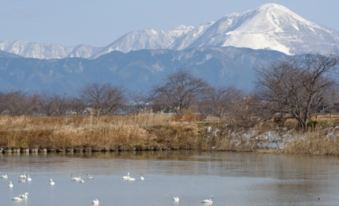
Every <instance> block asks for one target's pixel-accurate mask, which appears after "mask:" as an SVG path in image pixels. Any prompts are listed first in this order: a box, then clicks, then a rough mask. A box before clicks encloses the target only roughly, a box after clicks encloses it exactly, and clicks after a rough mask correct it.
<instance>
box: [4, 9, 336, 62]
mask: <svg viewBox="0 0 339 206" xmlns="http://www.w3.org/2000/svg"><path fill="white" fill-rule="evenodd" d="M228 46H233V47H239V48H251V49H269V50H275V51H279V52H283V53H285V54H288V55H293V54H303V53H321V54H329V53H336V54H338V53H339V33H338V32H337V31H334V30H331V29H328V28H325V27H322V26H320V25H318V24H316V23H313V22H311V21H308V20H306V19H304V18H303V17H301V16H299V15H298V14H296V13H294V12H292V11H291V10H289V9H288V8H286V7H284V6H282V5H279V4H273V3H270V4H264V5H262V6H260V7H259V8H257V9H255V10H250V11H246V12H243V13H235V14H231V15H228V16H225V17H223V18H221V19H219V20H217V21H215V22H210V23H207V24H202V25H199V26H184V25H181V26H178V27H176V28H174V29H172V30H169V31H162V30H156V29H145V30H141V31H133V32H130V33H127V34H125V35H123V36H122V37H120V38H119V39H117V40H116V41H114V42H113V43H111V44H109V45H107V46H105V47H102V48H100V47H92V46H85V45H79V46H75V47H65V46H62V45H53V44H39V43H30V42H23V41H15V42H0V50H1V51H5V52H9V53H14V54H16V55H19V56H23V57H32V58H39V59H53V58H56V59H60V58H65V57H82V58H97V57H100V56H102V55H104V54H108V53H110V52H112V51H121V52H125V53H127V52H130V51H136V50H142V49H170V50H184V49H188V48H189V49H192V48H204V47H228Z"/></svg>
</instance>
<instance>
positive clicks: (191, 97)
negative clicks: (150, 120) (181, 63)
mask: <svg viewBox="0 0 339 206" xmlns="http://www.w3.org/2000/svg"><path fill="white" fill-rule="evenodd" d="M208 90H209V86H208V84H207V83H206V82H205V81H203V80H202V79H199V78H196V77H194V76H192V75H191V74H190V73H187V72H183V71H180V72H177V73H174V74H172V75H170V76H169V77H168V78H167V79H166V80H165V83H164V84H162V85H160V86H158V87H156V88H155V89H154V90H153V93H152V98H151V99H152V102H153V104H154V105H157V106H159V108H160V109H162V110H167V111H172V112H180V111H182V110H183V109H188V108H190V107H191V106H192V105H193V104H194V103H195V102H197V101H199V99H200V98H202V97H203V96H204V95H205V94H206V91H208Z"/></svg>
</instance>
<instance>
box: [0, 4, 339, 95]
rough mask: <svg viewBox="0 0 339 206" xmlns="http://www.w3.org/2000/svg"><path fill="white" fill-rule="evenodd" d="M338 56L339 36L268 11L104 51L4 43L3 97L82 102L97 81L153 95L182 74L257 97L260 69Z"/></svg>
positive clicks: (0, 55)
mask: <svg viewBox="0 0 339 206" xmlns="http://www.w3.org/2000/svg"><path fill="white" fill-rule="evenodd" d="M1 50H2V51H1ZM338 51H339V34H338V32H336V31H334V30H331V29H328V28H324V27H321V26H319V25H317V24H315V23H312V22H310V21H308V20H305V19H304V18H302V17H300V16H298V15H297V14H295V13H293V12H292V11H290V10H289V9H287V8H286V7H284V6H281V5H277V4H265V5H263V6H261V7H259V8H258V9H255V10H252V11H246V12H243V13H238V14H232V15H229V16H225V17H223V18H221V19H219V20H218V21H216V22H210V23H207V24H202V25H199V26H196V27H194V26H179V27H177V28H175V29H173V30H170V31H167V32H165V31H160V30H155V29H146V30H142V31H134V32H130V33H127V34H126V35H124V36H122V37H121V38H119V39H117V40H116V41H114V42H113V43H111V44H110V45H108V46H106V47H103V48H99V47H93V46H87V45H79V46H76V47H64V46H62V45H54V44H39V43H30V42H23V41H16V42H10V43H9V42H0V91H11V90H20V91H25V92H46V93H52V94H64V95H76V94H78V92H79V90H80V89H81V88H82V87H83V86H84V85H85V84H87V83H94V82H96V83H111V84H113V85H116V86H119V87H122V88H124V89H125V90H128V91H133V92H147V91H149V90H150V89H151V88H152V87H153V86H154V85H155V84H158V83H160V82H161V81H162V80H163V79H164V78H165V77H166V76H167V75H169V74H171V73H173V72H175V71H178V70H186V71H189V72H191V73H193V74H194V75H195V76H197V77H200V78H202V79H204V80H206V81H207V82H209V83H210V84H211V85H213V86H218V87H226V86H234V87H237V88H240V89H243V90H246V91H250V90H252V89H253V88H254V87H255V81H256V79H257V77H256V75H257V73H256V69H257V68H260V67H264V66H266V65H269V64H271V63H273V62H276V61H279V60H282V59H284V58H287V57H288V56H289V55H301V54H307V53H321V54H339V52H338Z"/></svg>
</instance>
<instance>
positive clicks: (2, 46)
mask: <svg viewBox="0 0 339 206" xmlns="http://www.w3.org/2000/svg"><path fill="white" fill-rule="evenodd" d="M98 50H99V48H97V47H92V46H87V45H78V46H75V47H65V46H63V45H60V44H44V43H35V42H26V41H13V42H5V41H2V42H0V51H5V52H8V53H12V54H16V55H19V56H23V57H27V58H36V59H61V58H66V57H83V58H89V57H91V56H93V55H94V54H95V52H97V51H98Z"/></svg>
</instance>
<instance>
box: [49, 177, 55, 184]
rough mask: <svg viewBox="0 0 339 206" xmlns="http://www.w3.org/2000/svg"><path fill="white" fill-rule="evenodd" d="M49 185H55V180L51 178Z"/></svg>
mask: <svg viewBox="0 0 339 206" xmlns="http://www.w3.org/2000/svg"><path fill="white" fill-rule="evenodd" d="M49 185H50V186H54V185H55V182H54V180H53V179H52V178H51V179H49Z"/></svg>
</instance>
